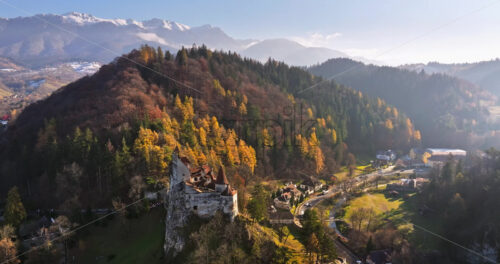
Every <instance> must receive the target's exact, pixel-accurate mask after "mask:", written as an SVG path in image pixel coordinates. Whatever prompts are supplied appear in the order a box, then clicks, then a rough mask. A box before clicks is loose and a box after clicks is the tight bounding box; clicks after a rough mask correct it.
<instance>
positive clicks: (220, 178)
mask: <svg viewBox="0 0 500 264" xmlns="http://www.w3.org/2000/svg"><path fill="white" fill-rule="evenodd" d="M228 185H229V181H228V180H227V178H226V173H224V169H223V168H222V166H221V167H220V168H219V174H218V175H217V179H215V191H216V192H218V193H222V192H223V191H225V190H226V189H227V187H228Z"/></svg>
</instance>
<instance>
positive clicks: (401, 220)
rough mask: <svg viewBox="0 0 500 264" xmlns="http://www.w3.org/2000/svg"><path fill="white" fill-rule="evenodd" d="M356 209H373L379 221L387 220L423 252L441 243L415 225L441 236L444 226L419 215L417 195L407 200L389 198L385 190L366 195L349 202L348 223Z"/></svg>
mask: <svg viewBox="0 0 500 264" xmlns="http://www.w3.org/2000/svg"><path fill="white" fill-rule="evenodd" d="M383 189H385V188H383ZM356 208H371V209H373V210H374V211H375V212H376V214H377V217H378V218H379V219H385V220H388V221H390V222H392V223H393V224H395V225H396V226H397V227H398V229H399V230H400V231H401V232H403V233H404V234H406V235H407V237H408V239H409V241H410V242H411V243H412V244H413V245H414V246H416V247H418V248H420V249H422V250H432V249H435V248H438V243H440V242H441V241H440V239H438V238H437V237H435V236H433V235H431V234H429V233H427V232H423V231H422V230H420V229H418V228H415V226H414V225H413V224H415V225H418V226H421V227H423V228H425V229H427V230H430V231H432V232H435V233H437V234H440V233H441V230H442V228H441V227H442V224H443V223H441V222H439V221H437V220H436V219H435V218H433V217H432V216H422V215H420V214H419V213H418V206H417V195H416V194H415V193H412V194H409V195H408V197H407V198H405V199H403V198H401V197H389V196H387V195H386V194H385V193H384V192H383V190H378V191H375V192H372V193H366V194H364V195H362V196H360V197H357V198H355V199H353V200H351V201H350V202H349V204H348V206H347V207H346V209H345V210H346V211H345V216H344V219H345V220H346V221H347V222H349V216H350V215H351V214H352V212H353V210H354V209H356Z"/></svg>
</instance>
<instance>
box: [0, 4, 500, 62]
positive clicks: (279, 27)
mask: <svg viewBox="0 0 500 264" xmlns="http://www.w3.org/2000/svg"><path fill="white" fill-rule="evenodd" d="M5 2H7V3H9V4H10V5H13V6H15V7H16V8H12V7H10V6H8V5H5ZM71 11H77V12H82V13H89V14H92V15H95V16H97V17H103V18H132V19H136V20H147V19H151V18H161V19H167V20H172V21H176V22H180V23H183V24H186V25H189V26H200V25H205V24H210V25H212V26H217V27H220V28H221V29H222V30H224V31H225V32H226V33H227V34H228V35H230V36H232V37H235V38H240V39H249V38H250V39H258V40H262V39H267V38H288V39H292V40H296V41H298V42H300V43H301V44H303V45H306V46H316V47H327V48H331V49H336V50H340V51H343V52H346V53H347V54H349V55H352V56H361V57H364V58H367V59H372V60H376V61H380V62H384V63H386V64H391V65H397V64H404V63H416V62H429V61H439V62H445V63H452V62H475V61H481V60H490V59H494V58H497V57H500V34H499V33H500V16H499V15H498V14H500V0H496V1H495V0H493V1H492V0H432V1H431V0H419V1H414V0H411V1H410V0H307V1H305V0H246V1H240V0H233V1H226V0H213V1H207V0H192V1H190V0H179V1H172V0H143V1H137V0H120V1H116V0H86V1H74V0H73V1H68V0H43V1H40V0H0V17H6V18H11V17H18V16H28V15H33V14H39V13H53V14H63V13H67V12H71Z"/></svg>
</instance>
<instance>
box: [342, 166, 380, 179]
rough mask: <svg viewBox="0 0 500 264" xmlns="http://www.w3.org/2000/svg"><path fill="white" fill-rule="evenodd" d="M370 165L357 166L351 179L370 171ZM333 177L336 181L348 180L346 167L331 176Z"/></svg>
mask: <svg viewBox="0 0 500 264" xmlns="http://www.w3.org/2000/svg"><path fill="white" fill-rule="evenodd" d="M370 168H371V165H363V166H357V167H356V169H355V170H354V172H353V176H352V177H356V176H358V175H360V174H363V173H366V172H368V171H369V170H370ZM333 175H334V176H335V177H337V180H338V181H343V180H345V179H347V178H348V176H349V170H348V169H347V167H342V168H341V169H340V171H339V172H337V173H334V174H333Z"/></svg>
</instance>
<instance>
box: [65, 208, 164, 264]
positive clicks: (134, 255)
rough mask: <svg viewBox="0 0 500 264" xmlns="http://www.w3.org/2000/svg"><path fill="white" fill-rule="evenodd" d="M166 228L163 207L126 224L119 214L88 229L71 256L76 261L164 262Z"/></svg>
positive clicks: (124, 263)
mask: <svg viewBox="0 0 500 264" xmlns="http://www.w3.org/2000/svg"><path fill="white" fill-rule="evenodd" d="M164 230H165V227H164V210H163V209H162V208H156V209H153V210H152V211H151V212H150V213H149V214H147V215H144V216H141V217H140V218H138V219H128V220H127V222H126V223H125V224H123V223H121V222H120V221H119V219H118V217H115V218H114V219H113V220H111V221H109V222H108V224H107V226H105V227H100V226H95V227H92V228H90V229H88V232H87V234H86V235H83V236H82V237H81V239H80V240H79V241H78V244H77V246H76V247H75V248H73V249H72V250H71V252H70V254H69V256H70V259H71V258H72V256H75V260H76V261H75V263H121V264H126V263H148V264H154V263H162V260H161V258H162V256H163V238H164Z"/></svg>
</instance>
